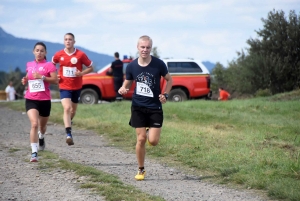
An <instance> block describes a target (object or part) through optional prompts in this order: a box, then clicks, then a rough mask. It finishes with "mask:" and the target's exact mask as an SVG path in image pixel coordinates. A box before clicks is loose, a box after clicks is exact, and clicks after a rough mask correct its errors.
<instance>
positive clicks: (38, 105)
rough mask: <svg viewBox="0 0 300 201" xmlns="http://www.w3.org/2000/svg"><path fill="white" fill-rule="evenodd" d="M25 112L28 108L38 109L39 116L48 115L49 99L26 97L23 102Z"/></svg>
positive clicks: (49, 108) (49, 109)
mask: <svg viewBox="0 0 300 201" xmlns="http://www.w3.org/2000/svg"><path fill="white" fill-rule="evenodd" d="M25 107H26V112H28V110H30V109H36V110H37V111H39V115H40V116H41V117H49V116H50V111H51V100H30V99H26V102H25Z"/></svg>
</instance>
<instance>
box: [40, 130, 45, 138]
mask: <svg viewBox="0 0 300 201" xmlns="http://www.w3.org/2000/svg"><path fill="white" fill-rule="evenodd" d="M44 135H45V134H42V133H41V131H39V138H40V139H44Z"/></svg>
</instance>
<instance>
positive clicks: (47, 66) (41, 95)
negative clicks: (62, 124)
mask: <svg viewBox="0 0 300 201" xmlns="http://www.w3.org/2000/svg"><path fill="white" fill-rule="evenodd" d="M55 71H56V67H55V66H54V64H53V63H52V62H47V61H46V60H43V61H39V62H37V61H31V62H28V63H27V65H26V72H27V77H28V81H29V80H34V78H33V75H32V73H33V72H38V73H39V74H41V75H44V76H46V77H50V73H52V72H55ZM43 82H44V86H45V91H39V92H30V88H31V86H28V90H26V94H25V98H26V99H30V100H51V93H50V83H49V82H46V81H43ZM29 84H30V83H29V82H28V85H29Z"/></svg>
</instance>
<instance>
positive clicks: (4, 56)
mask: <svg viewBox="0 0 300 201" xmlns="http://www.w3.org/2000/svg"><path fill="white" fill-rule="evenodd" d="M39 41H40V40H34V39H25V38H17V37H15V36H13V35H11V34H8V33H6V32H5V31H4V30H3V29H2V28H1V27H0V71H4V72H9V71H14V70H15V69H16V68H17V67H18V68H19V69H20V70H21V71H22V72H25V69H26V63H27V62H28V61H32V60H33V59H34V56H33V54H32V50H33V46H34V45H35V43H36V42H39ZM42 42H44V43H45V44H46V46H47V59H48V60H49V61H50V60H51V58H52V56H53V55H54V54H55V52H57V51H58V50H61V49H63V48H64V45H63V44H60V43H52V42H47V41H42ZM76 47H77V48H78V49H80V50H82V51H84V52H85V53H86V54H87V55H88V57H89V58H90V59H91V60H92V61H93V62H94V67H95V71H97V70H99V69H101V68H102V67H104V66H105V65H107V64H108V63H110V62H112V61H113V60H114V57H113V56H109V55H105V54H101V53H96V52H92V51H90V50H87V49H85V48H82V47H79V46H76ZM202 63H203V65H205V66H206V68H207V69H208V70H209V72H212V69H213V68H214V66H215V64H214V63H211V62H209V61H205V62H202Z"/></svg>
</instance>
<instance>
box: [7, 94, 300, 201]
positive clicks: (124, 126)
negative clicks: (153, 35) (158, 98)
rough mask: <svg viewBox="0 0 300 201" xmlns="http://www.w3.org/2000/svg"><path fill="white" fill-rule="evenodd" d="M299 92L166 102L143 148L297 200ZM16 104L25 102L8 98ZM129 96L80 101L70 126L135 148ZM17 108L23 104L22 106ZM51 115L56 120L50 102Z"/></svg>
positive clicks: (211, 175)
mask: <svg viewBox="0 0 300 201" xmlns="http://www.w3.org/2000/svg"><path fill="white" fill-rule="evenodd" d="M299 100H300V92H299V91H294V92H291V93H286V94H279V95H276V96H272V97H266V98H253V99H246V100H231V101H227V102H217V101H204V100H195V101H186V102H181V103H172V102H169V103H167V104H165V105H164V107H163V108H164V126H163V129H162V135H161V140H160V143H159V145H158V146H156V147H147V156H146V157H154V158H156V159H158V160H163V161H164V162H167V163H168V164H169V165H176V166H180V167H182V168H183V169H184V170H187V171H188V170H190V169H193V173H194V174H197V175H202V178H203V179H204V180H207V181H209V182H217V183H221V184H224V185H231V186H232V185H233V186H237V187H241V188H248V189H249V188H251V189H259V190H265V191H266V192H267V193H268V195H269V196H270V197H271V198H275V199H285V200H293V201H299V200H300V161H299V157H300V122H299V121H300V102H299ZM9 105H10V106H12V107H14V108H15V109H23V108H24V102H19V103H11V104H9ZM130 105H131V102H129V101H123V102H115V103H111V104H98V105H79V107H78V112H77V115H76V117H75V119H74V122H75V126H76V127H81V128H86V129H92V130H94V131H96V132H97V133H99V134H101V135H105V136H106V138H107V139H109V140H110V142H111V143H112V144H114V145H115V146H118V147H120V148H122V149H124V150H126V151H129V152H134V149H135V131H134V129H133V128H131V127H130V126H129V125H128V121H129V117H130ZM23 110H24V109H23ZM51 121H52V122H57V123H61V124H62V106H61V104H60V103H53V105H52V112H51Z"/></svg>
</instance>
